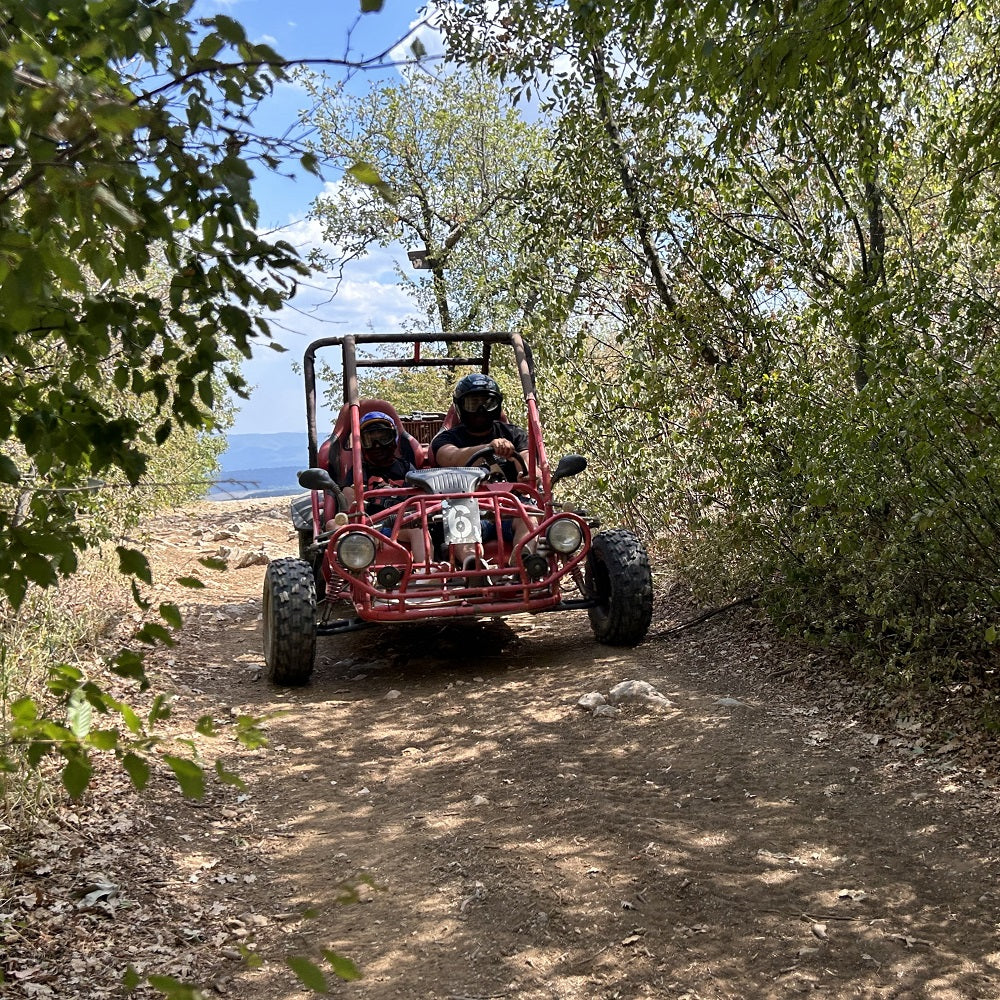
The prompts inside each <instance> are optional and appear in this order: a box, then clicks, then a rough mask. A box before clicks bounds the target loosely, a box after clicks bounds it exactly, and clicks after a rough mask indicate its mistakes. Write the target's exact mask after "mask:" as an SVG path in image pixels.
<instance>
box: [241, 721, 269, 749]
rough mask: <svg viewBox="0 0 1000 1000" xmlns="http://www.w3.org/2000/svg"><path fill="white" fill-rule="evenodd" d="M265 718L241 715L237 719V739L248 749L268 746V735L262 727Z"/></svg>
mask: <svg viewBox="0 0 1000 1000" xmlns="http://www.w3.org/2000/svg"><path fill="white" fill-rule="evenodd" d="M263 721H264V720H263V719H262V718H260V717H258V716H253V715H240V716H238V717H237V719H236V739H237V740H239V742H240V744H241V745H242V746H245V747H246V748H247V749H248V750H257V749H259V748H260V747H266V746H267V736H266V735H265V733H264V731H263V730H262V729H261V728H260V724H261V723H262V722H263Z"/></svg>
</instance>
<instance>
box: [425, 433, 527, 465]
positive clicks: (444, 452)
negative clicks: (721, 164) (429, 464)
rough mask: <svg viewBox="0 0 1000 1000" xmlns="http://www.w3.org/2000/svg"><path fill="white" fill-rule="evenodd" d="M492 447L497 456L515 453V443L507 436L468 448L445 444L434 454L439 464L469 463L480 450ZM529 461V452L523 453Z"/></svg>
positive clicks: (502, 456) (508, 456) (506, 456)
mask: <svg viewBox="0 0 1000 1000" xmlns="http://www.w3.org/2000/svg"><path fill="white" fill-rule="evenodd" d="M486 448H492V449H493V454H494V455H496V456H497V458H510V456H511V455H513V454H514V444H513V442H512V441H508V440H507V438H505V437H496V438H493V440H492V441H483V442H482V444H474V445H472V446H470V447H468V448H459V447H458V446H457V445H454V444H443V445H441V447H440V448H438V450H437V454H436V455H435V456H434V458H435V461H436V462H437V464H438V465H451V466H457V465H467V464H468V462H469V459H471V458H472V456H473V455H475V454H476V452H478V451H483V450H484V449H486ZM522 454H523V455H524V458H525V461H527V452H523V453H522Z"/></svg>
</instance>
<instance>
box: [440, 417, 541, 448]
mask: <svg viewBox="0 0 1000 1000" xmlns="http://www.w3.org/2000/svg"><path fill="white" fill-rule="evenodd" d="M498 437H499V438H506V439H507V440H508V441H510V442H512V443H513V445H514V451H517V452H522V451H527V450H528V433H527V431H523V430H521V428H520V427H516V426H515V425H514V424H506V423H504V422H503V421H502V420H494V421H493V426H492V427H491V428H490V429H489V430H488V431H487V432H486V433H485V434H473V433H472V432H471V431H470V430H469V428H468V427H466V426H465V424H458V425H456V426H455V427H449V428H448V429H447V430H443V431H438V433H437V434H436V435H435V436H434V440H433V441H431V450H432V451H433V452H434V454H435V456H436V455H437V453H438V449H439V448H441V447H442V445H446V444H453V445H454V446H455V447H456V448H472V447H473V446H475V445H478V446H479V447H481V448H485V447H487V445H489V443H490V442H491V441H492V440H494V439H495V438H498Z"/></svg>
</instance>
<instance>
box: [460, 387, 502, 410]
mask: <svg viewBox="0 0 1000 1000" xmlns="http://www.w3.org/2000/svg"><path fill="white" fill-rule="evenodd" d="M458 405H459V406H460V407H461V408H462V409H463V410H464V411H465V412H466V413H480V412H482V413H496V412H497V411H498V410H499V409H500V397H499V396H494V395H493V394H492V393H490V392H470V393H469V395H468V396H463V397H462V398H461V399H460V400H459V401H458Z"/></svg>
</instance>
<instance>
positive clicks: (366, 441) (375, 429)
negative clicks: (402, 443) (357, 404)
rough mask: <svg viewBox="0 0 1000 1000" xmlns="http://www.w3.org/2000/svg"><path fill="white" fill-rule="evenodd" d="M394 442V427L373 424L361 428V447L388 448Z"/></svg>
mask: <svg viewBox="0 0 1000 1000" xmlns="http://www.w3.org/2000/svg"><path fill="white" fill-rule="evenodd" d="M395 443H396V428H395V427H389V426H387V425H386V424H375V425H374V426H372V427H363V428H362V429H361V447H362V448H366V449H367V448H388V447H389V446H390V445H393V444H395Z"/></svg>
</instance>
